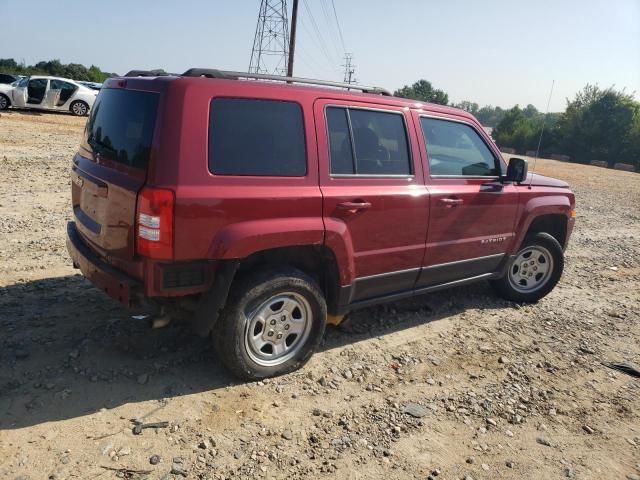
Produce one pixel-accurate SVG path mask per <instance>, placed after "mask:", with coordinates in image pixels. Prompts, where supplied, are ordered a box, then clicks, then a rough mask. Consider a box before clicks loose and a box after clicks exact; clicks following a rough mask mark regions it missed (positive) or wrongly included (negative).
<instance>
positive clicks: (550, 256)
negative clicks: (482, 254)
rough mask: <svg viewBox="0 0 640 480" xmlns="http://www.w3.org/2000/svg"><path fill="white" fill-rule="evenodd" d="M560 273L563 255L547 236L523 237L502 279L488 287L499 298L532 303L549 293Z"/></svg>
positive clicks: (544, 234) (553, 239)
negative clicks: (493, 290) (490, 287)
mask: <svg viewBox="0 0 640 480" xmlns="http://www.w3.org/2000/svg"><path fill="white" fill-rule="evenodd" d="M563 270H564V252H563V251H562V247H561V246H560V244H559V243H558V241H557V240H556V239H555V238H554V237H552V236H551V235H549V234H548V233H544V232H540V233H535V234H530V235H527V236H526V237H525V239H524V242H522V245H521V247H520V249H519V251H518V253H516V255H515V257H514V258H513V260H512V261H511V262H510V263H509V267H508V269H507V273H506V275H505V276H504V277H503V278H500V279H498V280H493V281H492V282H491V285H492V286H493V288H494V289H495V290H496V292H497V293H498V295H500V296H501V297H503V298H505V299H507V300H511V301H513V302H518V303H534V302H537V301H538V300H540V299H541V298H543V297H544V296H546V295H547V294H549V292H551V290H553V288H554V287H555V286H556V284H557V283H558V281H559V280H560V277H561V275H562V272H563Z"/></svg>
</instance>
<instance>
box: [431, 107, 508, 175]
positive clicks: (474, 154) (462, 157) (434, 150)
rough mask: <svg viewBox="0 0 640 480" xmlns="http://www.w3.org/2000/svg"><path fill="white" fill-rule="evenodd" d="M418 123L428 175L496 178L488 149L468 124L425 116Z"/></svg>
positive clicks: (492, 157)
mask: <svg viewBox="0 0 640 480" xmlns="http://www.w3.org/2000/svg"><path fill="white" fill-rule="evenodd" d="M420 123H421V124H422V132H423V134H424V139H425V142H426V144H427V155H428V157H429V173H430V174H431V175H465V176H494V175H499V171H498V170H497V168H496V160H495V158H494V156H493V154H492V153H491V151H490V150H489V147H487V145H486V144H485V143H484V142H483V141H482V139H481V138H480V136H479V135H478V133H477V132H476V131H475V130H474V129H473V128H471V127H470V126H469V125H465V124H464V123H458V122H450V121H447V120H438V119H435V118H425V117H422V118H421V119H420Z"/></svg>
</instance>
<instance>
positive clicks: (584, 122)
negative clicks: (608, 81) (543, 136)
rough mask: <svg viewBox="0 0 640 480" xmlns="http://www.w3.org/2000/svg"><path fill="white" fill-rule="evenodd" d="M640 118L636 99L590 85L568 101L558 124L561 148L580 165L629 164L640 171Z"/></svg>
mask: <svg viewBox="0 0 640 480" xmlns="http://www.w3.org/2000/svg"><path fill="white" fill-rule="evenodd" d="M639 117H640V103H638V102H637V101H635V99H634V97H633V95H630V94H627V93H626V92H625V91H624V90H623V91H616V90H615V89H614V88H613V87H610V88H607V89H602V88H600V87H598V86H597V85H587V86H585V87H584V89H583V90H582V91H580V92H578V94H577V95H576V97H575V98H574V99H573V100H572V101H567V109H566V111H565V113H564V115H562V118H561V119H560V121H559V122H558V137H559V143H560V147H561V148H562V149H563V150H564V151H565V152H566V153H567V154H568V155H570V156H571V157H572V158H573V159H574V160H575V161H578V162H584V163H587V162H589V161H591V160H605V161H606V162H607V163H608V164H609V166H613V164H615V163H616V162H629V163H632V164H635V165H636V168H637V166H638V165H639V164H640V158H639V157H638V140H637V138H638V133H637V132H638V122H639V121H640V119H639Z"/></svg>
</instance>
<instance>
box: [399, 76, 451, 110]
mask: <svg viewBox="0 0 640 480" xmlns="http://www.w3.org/2000/svg"><path fill="white" fill-rule="evenodd" d="M393 94H394V95H395V96H396V97H402V98H411V99H414V100H420V101H422V102H429V103H438V104H440V105H448V104H449V95H447V93H446V92H445V91H444V90H439V89H437V88H433V85H431V82H428V81H427V80H424V79H423V80H418V81H417V82H415V83H414V84H413V85H405V86H404V87H402V88H401V89H399V90H396V91H395V92H394V93H393Z"/></svg>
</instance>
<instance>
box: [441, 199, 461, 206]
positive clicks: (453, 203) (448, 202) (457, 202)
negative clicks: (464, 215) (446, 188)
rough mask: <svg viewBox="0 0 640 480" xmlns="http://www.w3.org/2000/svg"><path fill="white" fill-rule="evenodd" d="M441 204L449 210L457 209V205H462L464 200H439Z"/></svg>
mask: <svg viewBox="0 0 640 480" xmlns="http://www.w3.org/2000/svg"><path fill="white" fill-rule="evenodd" d="M438 201H439V202H440V203H444V204H445V205H446V207H447V208H451V207H455V206H456V205H462V204H463V203H464V200H462V199H461V198H441V199H440V200H438Z"/></svg>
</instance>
